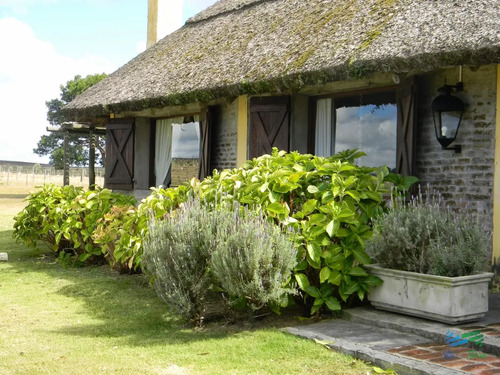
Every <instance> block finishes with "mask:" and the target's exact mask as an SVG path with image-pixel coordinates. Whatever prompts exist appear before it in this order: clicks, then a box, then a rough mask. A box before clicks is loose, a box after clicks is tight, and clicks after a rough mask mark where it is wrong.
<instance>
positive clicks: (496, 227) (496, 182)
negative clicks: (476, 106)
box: [491, 64, 500, 264]
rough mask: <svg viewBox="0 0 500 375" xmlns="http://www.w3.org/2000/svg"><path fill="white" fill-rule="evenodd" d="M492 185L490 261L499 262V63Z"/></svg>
mask: <svg viewBox="0 0 500 375" xmlns="http://www.w3.org/2000/svg"><path fill="white" fill-rule="evenodd" d="M494 176H495V177H494V186H493V253H492V255H491V261H492V262H493V261H494V260H495V258H496V263H497V264H499V263H500V64H498V65H497V100H496V120H495V175H494Z"/></svg>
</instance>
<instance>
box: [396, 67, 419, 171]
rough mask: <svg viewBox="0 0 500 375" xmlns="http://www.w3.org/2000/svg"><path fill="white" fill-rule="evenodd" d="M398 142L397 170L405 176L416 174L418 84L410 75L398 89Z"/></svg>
mask: <svg viewBox="0 0 500 375" xmlns="http://www.w3.org/2000/svg"><path fill="white" fill-rule="evenodd" d="M396 102H397V106H398V122H397V124H398V125H397V126H398V143H397V149H396V172H397V173H400V174H402V175H403V176H414V175H415V159H416V149H417V146H416V141H417V139H416V138H417V137H416V131H417V84H416V78H415V77H414V76H413V77H410V78H407V79H406V80H404V81H403V82H401V85H400V86H399V87H398V89H397V95H396Z"/></svg>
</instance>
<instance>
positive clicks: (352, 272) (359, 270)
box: [347, 267, 368, 276]
mask: <svg viewBox="0 0 500 375" xmlns="http://www.w3.org/2000/svg"><path fill="white" fill-rule="evenodd" d="M347 274H348V275H351V276H368V274H367V273H366V271H365V270H364V269H363V268H361V267H353V268H351V269H349V270H348V271H347Z"/></svg>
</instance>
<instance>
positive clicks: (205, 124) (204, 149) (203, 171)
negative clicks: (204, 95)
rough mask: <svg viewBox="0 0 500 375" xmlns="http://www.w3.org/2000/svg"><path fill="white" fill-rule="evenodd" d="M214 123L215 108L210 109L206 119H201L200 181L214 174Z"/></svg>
mask: <svg viewBox="0 0 500 375" xmlns="http://www.w3.org/2000/svg"><path fill="white" fill-rule="evenodd" d="M214 121H215V114H214V107H208V111H207V112H206V114H205V118H201V119H200V166H199V168H198V179H200V180H203V179H204V178H205V177H207V176H208V175H210V174H211V172H212V171H211V170H210V156H211V155H210V137H211V130H212V126H213V124H214Z"/></svg>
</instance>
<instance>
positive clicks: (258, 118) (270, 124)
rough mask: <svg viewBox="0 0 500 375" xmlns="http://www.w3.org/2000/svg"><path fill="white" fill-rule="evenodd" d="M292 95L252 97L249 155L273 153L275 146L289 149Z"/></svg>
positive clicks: (256, 155) (252, 156)
mask: <svg viewBox="0 0 500 375" xmlns="http://www.w3.org/2000/svg"><path fill="white" fill-rule="evenodd" d="M289 134H290V97H288V96H277V97H276V96H275V97H272V96H270V97H262V98H252V99H250V131H249V140H248V156H249V157H250V158H255V157H258V156H260V155H263V154H269V153H271V151H272V149H273V147H277V148H278V149H280V150H285V151H289V147H290V145H289V138H290V137H289Z"/></svg>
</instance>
